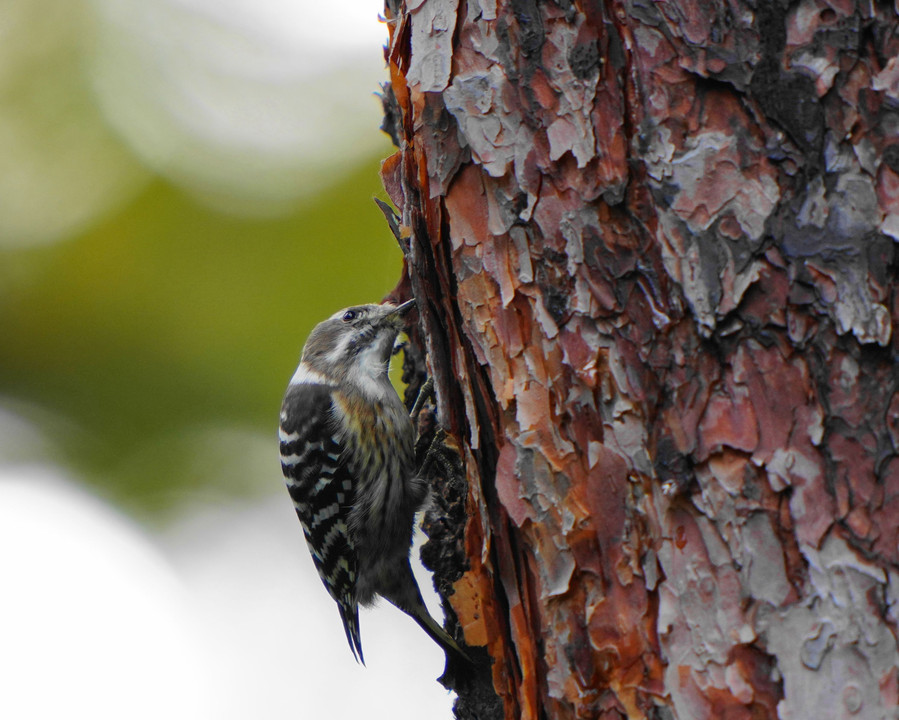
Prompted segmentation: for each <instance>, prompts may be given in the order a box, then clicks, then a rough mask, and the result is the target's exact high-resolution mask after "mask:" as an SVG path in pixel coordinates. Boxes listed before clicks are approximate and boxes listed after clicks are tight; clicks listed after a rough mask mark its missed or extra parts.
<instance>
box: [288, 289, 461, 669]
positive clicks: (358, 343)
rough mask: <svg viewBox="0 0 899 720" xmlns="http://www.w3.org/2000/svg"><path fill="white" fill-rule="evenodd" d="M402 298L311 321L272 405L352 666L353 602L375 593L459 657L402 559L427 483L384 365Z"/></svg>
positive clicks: (356, 650) (293, 490) (295, 496)
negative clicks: (278, 402) (280, 397)
mask: <svg viewBox="0 0 899 720" xmlns="http://www.w3.org/2000/svg"><path fill="white" fill-rule="evenodd" d="M413 304H414V301H413V300H410V301H408V302H405V303H403V304H402V305H399V306H396V305H391V304H384V305H359V306H356V307H350V308H346V309H345V310H340V311H339V312H337V313H335V314H334V315H332V316H331V317H329V318H328V319H327V320H325V321H324V322H322V323H319V324H318V325H317V326H316V327H315V328H314V329H313V330H312V332H311V333H310V335H309V338H308V339H307V340H306V345H305V347H304V348H303V353H302V358H301V360H300V364H299V367H298V368H297V370H296V372H295V373H294V375H293V378H291V380H290V384H289V385H288V387H287V392H286V394H285V396H284V402H283V404H282V406H281V423H280V428H279V439H280V441H281V442H280V448H281V469H282V471H283V473H284V477H285V480H286V482H287V489H288V492H289V493H290V497H291V498H292V500H293V503H294V506H295V508H296V512H297V515H298V516H299V518H300V523H301V524H302V526H303V532H304V534H305V536H306V542H307V544H308V546H309V551H310V553H311V554H312V560H313V562H314V563H315V567H316V569H317V570H318V574H319V575H320V576H321V579H322V582H323V583H324V585H325V588H326V589H327V590H328V593H329V594H330V595H331V597H332V598H333V599H334V601H335V602H336V603H337V609H338V611H339V613H340V619H341V620H342V621H343V627H344V630H345V631H346V636H347V642H348V643H349V645H350V650H351V651H352V652H353V656H354V657H355V658H356V661H357V662H360V663H362V664H364V663H365V660H364V658H363V655H362V642H361V639H360V636H359V605H363V606H368V605H370V604H372V603H373V602H374V601H375V599H376V598H377V597H378V596H380V597H383V598H385V599H386V600H388V601H389V602H391V603H393V604H394V605H396V607H398V608H399V609H400V610H402V611H403V612H405V613H406V614H407V615H409V616H410V617H412V618H413V619H414V620H415V621H416V622H417V623H418V624H419V625H420V626H421V627H422V629H424V631H425V632H426V633H427V634H428V635H429V636H430V637H431V638H432V639H433V640H435V641H436V642H437V643H438V644H439V645H440V646H441V647H442V648H443V649H444V651H446V652H448V653H454V654H456V655H459V656H461V657H462V658H465V659H467V656H466V655H465V653H464V652H463V651H462V650H461V649H460V648H459V646H458V645H457V644H456V642H455V641H454V640H453V638H451V637H450V636H449V635H448V634H447V633H446V631H445V630H444V629H443V628H442V627H440V625H439V624H438V623H437V622H436V621H435V620H434V619H433V618H432V617H431V616H430V614H429V613H428V610H427V608H426V607H425V604H424V601H423V600H422V597H421V592H420V590H419V588H418V584H417V583H416V581H415V577H414V576H413V574H412V568H411V566H410V565H409V550H410V548H411V545H412V531H413V524H414V519H415V513H416V511H417V510H418V509H419V508H420V507H421V505H422V503H423V502H424V500H425V498H426V496H427V493H428V487H427V485H426V483H425V482H424V481H422V480H421V479H419V478H418V477H416V473H415V467H414V445H415V430H414V428H413V425H412V420H411V418H410V417H409V415H408V414H407V413H406V410H405V408H404V406H403V403H402V401H401V400H400V398H399V396H398V395H397V393H396V391H395V390H394V388H393V386H392V385H391V383H390V380H389V378H388V376H387V370H388V364H389V362H390V356H391V354H392V352H393V346H394V342H395V341H396V337H397V335H398V333H399V331H400V330H401V329H402V327H403V314H404V313H405V312H406V311H407V310H408V309H409V308H410V307H412V305H413Z"/></svg>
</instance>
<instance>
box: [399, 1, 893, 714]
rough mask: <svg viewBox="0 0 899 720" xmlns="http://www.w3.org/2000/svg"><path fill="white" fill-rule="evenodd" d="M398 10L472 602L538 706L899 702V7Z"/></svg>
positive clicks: (403, 120) (489, 643)
mask: <svg viewBox="0 0 899 720" xmlns="http://www.w3.org/2000/svg"><path fill="white" fill-rule="evenodd" d="M386 12H387V17H388V27H389V28H390V44H389V47H388V49H387V56H388V60H389V65H390V71H391V84H390V87H389V88H388V92H387V97H388V98H389V100H388V103H387V105H388V107H389V108H390V109H391V117H392V121H391V122H390V123H389V127H390V129H391V130H392V131H393V133H394V135H395V139H396V140H397V142H398V148H399V149H398V151H397V153H396V154H395V155H393V156H392V157H391V158H389V159H388V160H387V161H385V163H384V168H383V177H384V182H385V187H386V188H387V190H388V192H389V194H390V196H391V198H392V199H393V201H394V202H395V203H396V205H397V207H398V208H399V209H400V212H401V217H402V222H403V224H404V226H405V227H406V229H407V230H408V232H409V233H410V237H411V253H410V256H409V262H408V271H409V273H408V275H409V281H411V288H412V290H413V291H414V294H415V296H416V298H418V305H419V308H420V309H421V311H422V327H423V328H424V331H425V337H426V344H427V349H428V351H429V353H430V358H431V366H432V372H433V374H434V376H435V378H436V381H437V386H438V391H439V399H440V408H441V413H442V417H441V420H442V422H443V424H444V425H445V426H446V427H447V428H448V430H450V431H451V432H452V433H453V434H454V435H455V436H456V438H457V439H458V441H459V445H460V447H461V448H462V451H463V455H464V460H465V465H466V471H467V477H468V483H469V485H468V499H467V506H468V513H469V522H468V525H467V532H466V536H465V551H466V555H467V558H468V563H469V566H468V570H467V572H466V573H465V574H464V576H463V577H462V578H461V579H459V580H458V581H457V582H456V583H455V586H454V587H455V591H456V592H455V594H454V595H452V596H451V597H450V602H451V604H452V606H453V607H454V609H455V611H456V613H457V614H458V616H459V620H460V622H461V624H462V626H463V627H464V628H465V635H466V639H467V640H468V642H469V643H470V644H474V645H483V646H486V648H487V650H488V651H489V654H490V656H491V657H492V658H493V660H494V664H493V667H492V680H493V684H494V687H495V689H496V692H497V693H498V694H499V695H500V697H501V698H502V700H503V703H504V708H505V716H506V717H507V718H518V717H521V718H541V717H547V718H624V717H627V718H643V717H651V718H655V717H658V718H671V717H676V718H681V719H682V720H701V719H702V718H747V719H748V718H762V717H772V718H773V717H781V718H787V717H790V718H800V717H803V718H805V717H820V718H832V717H834V718H835V717H850V716H851V717H866V718H868V717H870V718H881V717H887V716H890V717H892V715H891V714H890V713H893V712H894V708H895V706H896V704H897V697H899V670H897V668H899V652H897V642H896V630H897V627H896V622H897V611H896V607H897V606H896V602H897V588H899V584H897V578H899V576H897V567H899V545H897V541H899V499H897V498H899V455H897V453H899V393H897V390H899V372H897V369H896V362H895V361H896V355H897V347H899V344H897V340H896V334H895V332H894V324H895V322H896V321H897V320H899V299H897V293H896V288H897V275H896V264H895V250H894V243H895V242H896V240H897V239H899V142H897V141H899V135H897V133H899V61H897V56H899V33H897V30H899V22H897V13H896V9H895V8H894V7H892V6H890V5H888V4H887V3H879V2H878V3H865V2H861V3H852V2H843V1H841V0H802V1H801V2H792V3H787V2H783V3H781V2H778V1H776V0H775V1H773V2H767V3H759V2H749V0H742V1H741V0H705V1H703V2H699V1H696V2H678V3H675V2H663V1H659V2H643V1H641V0H630V1H629V2H627V1H624V0H621V1H618V0H606V2H580V3H575V2H567V1H563V0H558V2H545V3H537V2H535V0H512V1H509V2H504V1H503V0H468V2H464V1H463V2H460V1H459V0H414V1H413V0H406V1H405V2H399V3H398V4H394V3H393V2H388V8H387V10H386Z"/></svg>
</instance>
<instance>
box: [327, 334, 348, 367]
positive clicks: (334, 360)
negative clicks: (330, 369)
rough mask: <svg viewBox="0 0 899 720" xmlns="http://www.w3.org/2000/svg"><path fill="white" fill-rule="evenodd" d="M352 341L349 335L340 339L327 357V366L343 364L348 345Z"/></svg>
mask: <svg viewBox="0 0 899 720" xmlns="http://www.w3.org/2000/svg"><path fill="white" fill-rule="evenodd" d="M352 339H353V336H352V335H351V334H350V333H346V334H345V335H344V336H343V337H342V338H340V342H339V343H337V344H336V345H335V346H334V347H333V348H331V351H330V352H329V353H328V356H327V364H328V365H340V364H341V363H342V362H343V358H345V357H346V354H347V348H348V347H349V345H350V341H351V340H352Z"/></svg>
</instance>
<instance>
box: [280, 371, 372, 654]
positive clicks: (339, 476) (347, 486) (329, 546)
mask: <svg viewBox="0 0 899 720" xmlns="http://www.w3.org/2000/svg"><path fill="white" fill-rule="evenodd" d="M331 404H332V395H331V388H330V387H328V386H327V385H318V384H311V383H302V384H294V385H291V386H290V388H289V389H288V391H287V395H286V396H285V398H284V404H283V405H282V408H281V426H280V428H279V437H280V440H281V470H282V471H283V473H284V478H285V480H286V482H287V489H288V491H289V492H290V497H291V499H292V500H293V504H294V507H295V508H296V511H297V516H298V517H299V518H300V523H301V524H302V525H303V533H304V534H305V536H306V543H307V544H308V546H309V552H310V553H311V554H312V561H313V562H314V563H315V568H316V570H318V574H319V575H320V576H321V579H322V582H323V583H324V585H325V588H327V590H328V593H330V595H331V597H332V598H334V600H335V601H336V602H337V605H338V609H339V610H340V617H341V620H343V626H344V630H345V631H346V635H347V641H348V642H349V644H350V649H351V650H352V651H353V654H354V655H355V656H356V658H357V660H359V661H360V662H363V659H362V643H361V640H360V637H359V608H358V603H357V601H356V577H357V575H356V573H357V554H356V550H355V548H354V547H353V545H352V538H351V537H350V534H349V527H348V524H347V518H348V516H349V512H350V508H351V507H352V504H353V501H354V488H355V483H354V479H353V477H352V475H351V474H350V472H349V468H348V467H347V463H346V461H345V459H344V454H343V453H342V451H341V447H340V444H339V442H338V439H337V438H336V437H335V432H334V427H333V426H332V423H331V422H330V418H331Z"/></svg>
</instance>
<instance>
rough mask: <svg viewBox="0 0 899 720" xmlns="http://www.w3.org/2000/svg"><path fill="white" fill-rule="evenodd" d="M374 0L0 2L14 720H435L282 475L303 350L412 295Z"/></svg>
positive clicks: (0, 568)
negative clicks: (393, 209)
mask: <svg viewBox="0 0 899 720" xmlns="http://www.w3.org/2000/svg"><path fill="white" fill-rule="evenodd" d="M381 11H382V6H381V4H380V2H378V1H377V0H343V1H342V2H340V3H333V4H328V3H313V2H309V1H308V0H0V158H2V160H0V330H2V332H3V342H2V343H0V573H2V578H3V579H2V584H0V717H2V718H9V719H10V720H50V719H55V718H60V717H66V718H76V719H78V718H91V719H92V720H105V719H106V718H109V719H112V718H115V719H116V720H120V719H121V718H129V719H132V718H148V719H149V718H153V720H158V719H159V718H169V719H178V718H185V719H190V720H203V719H205V718H210V719H212V718H214V719H216V720H231V719H234V720H246V719H247V718H267V719H268V720H280V719H282V718H283V719H285V720H287V719H288V718H289V719H291V720H297V719H300V718H315V719H319V718H334V719H338V720H339V719H342V718H359V717H366V718H390V719H391V720H403V719H405V718H409V719H410V720H411V719H412V718H416V719H418V718H422V717H426V718H441V717H445V718H449V717H451V711H450V707H451V702H452V698H451V697H450V696H449V695H448V694H447V693H446V692H445V691H444V690H443V689H442V688H441V687H440V686H439V685H438V684H437V683H436V682H434V680H435V678H436V677H437V676H438V675H439V674H440V673H441V671H442V669H443V658H442V654H441V652H440V650H439V649H438V648H437V647H436V646H434V644H433V643H432V642H431V641H430V640H429V639H428V638H427V637H426V636H425V635H424V634H423V633H422V632H421V631H419V630H418V628H417V626H416V625H415V624H414V623H413V621H411V620H410V619H408V618H406V617H405V616H404V615H403V614H402V613H400V612H398V611H396V610H395V609H394V608H392V607H390V606H388V605H386V604H384V606H382V607H379V608H376V609H374V610H370V611H363V613H362V617H361V625H362V639H363V647H364V650H365V657H366V660H367V662H368V666H367V667H361V666H358V665H356V663H355V662H354V661H353V658H352V655H351V653H350V650H349V648H348V646H347V644H346V639H345V636H344V632H343V629H342V626H341V624H340V620H339V617H338V614H337V611H336V608H335V607H334V605H333V603H332V601H331V600H330V598H329V597H328V595H327V593H326V592H325V590H324V588H323V587H322V586H321V583H320V581H319V579H318V577H317V576H316V574H315V571H314V568H313V566H312V562H311V560H310V558H309V555H308V551H307V550H306V547H305V543H304V541H303V537H302V532H301V530H300V527H299V524H298V522H297V520H296V517H295V515H294V513H293V510H292V507H291V504H290V501H289V498H288V496H287V494H286V492H285V491H284V490H283V487H282V484H281V478H280V471H279V467H278V456H277V442H276V433H275V423H276V421H277V413H278V404H279V398H280V393H281V391H282V389H283V386H284V384H285V383H286V380H287V379H288V378H289V377H290V375H291V374H292V371H293V367H294V365H295V363H296V359H297V357H298V354H299V349H300V348H301V346H302V342H303V340H304V338H305V335H306V333H307V332H308V330H309V329H310V328H311V327H312V325H313V324H314V323H315V322H316V321H317V320H319V319H321V317H323V316H325V315H327V314H330V313H331V312H333V311H334V310H335V309H336V308H338V307H341V306H344V305H348V304H352V303H356V302H363V301H364V302H371V301H377V300H379V299H380V297H381V296H383V295H384V294H385V293H386V292H387V291H389V289H390V288H391V287H392V285H393V284H394V283H395V282H396V281H397V280H398V279H399V273H400V258H399V257H398V250H397V248H396V246H395V244H394V243H393V241H392V240H391V239H390V237H389V234H388V233H387V230H386V227H384V224H383V220H382V219H381V218H380V217H379V214H378V212H377V210H376V209H375V208H374V205H373V204H372V203H371V196H372V195H373V194H375V193H377V192H378V181H377V168H378V161H379V159H380V158H383V157H385V156H386V155H387V154H389V153H390V152H391V150H390V147H389V143H388V141H387V140H386V138H385V136H384V135H383V134H382V133H381V132H380V131H379V130H378V125H379V123H380V119H381V107H380V103H379V101H378V99H377V98H376V97H375V96H374V93H375V92H376V91H378V89H379V83H381V82H383V81H384V80H385V79H386V70H385V69H384V60H383V50H382V46H383V44H384V42H385V41H386V36H387V33H386V28H385V26H384V25H383V23H381V22H379V20H378V13H379V12H381ZM416 556H417V554H416ZM420 582H421V584H422V587H423V589H424V590H427V589H428V588H430V580H429V578H427V577H423V578H420ZM429 602H430V604H431V607H432V612H434V613H435V614H436V615H437V616H438V617H439V609H438V608H437V607H436V604H435V603H434V598H433V596H431V597H430V598H429Z"/></svg>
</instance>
